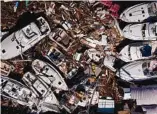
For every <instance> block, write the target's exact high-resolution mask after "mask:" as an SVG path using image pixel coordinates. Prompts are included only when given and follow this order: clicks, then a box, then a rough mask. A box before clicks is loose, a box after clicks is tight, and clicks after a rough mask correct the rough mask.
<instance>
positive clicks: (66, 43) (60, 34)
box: [49, 28, 74, 51]
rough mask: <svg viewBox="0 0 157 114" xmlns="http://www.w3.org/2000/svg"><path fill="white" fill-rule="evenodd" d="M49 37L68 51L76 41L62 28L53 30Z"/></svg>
mask: <svg viewBox="0 0 157 114" xmlns="http://www.w3.org/2000/svg"><path fill="white" fill-rule="evenodd" d="M49 38H50V40H52V41H53V42H55V43H56V44H57V45H58V46H60V47H61V48H62V49H63V50H65V51H68V50H69V49H70V47H71V46H72V44H73V43H74V40H73V39H72V38H71V37H70V36H69V35H68V34H67V33H66V31H65V30H63V29H61V28H57V29H55V30H54V31H52V32H51V33H50V35H49Z"/></svg>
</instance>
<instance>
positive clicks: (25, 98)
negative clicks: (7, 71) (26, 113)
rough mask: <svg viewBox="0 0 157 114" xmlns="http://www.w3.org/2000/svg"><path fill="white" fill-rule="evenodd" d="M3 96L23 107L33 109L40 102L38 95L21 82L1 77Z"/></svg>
mask: <svg viewBox="0 0 157 114" xmlns="http://www.w3.org/2000/svg"><path fill="white" fill-rule="evenodd" d="M0 87H1V95H2V96H4V97H6V98H8V99H11V100H13V101H15V102H17V103H19V104H21V105H25V106H29V107H33V105H34V106H36V105H37V104H38V102H39V100H38V98H37V97H36V95H35V94H34V93H33V92H32V91H31V90H30V89H29V88H28V87H26V86H25V85H23V84H22V83H21V82H18V81H16V80H14V79H11V78H9V77H6V76H1V86H0Z"/></svg>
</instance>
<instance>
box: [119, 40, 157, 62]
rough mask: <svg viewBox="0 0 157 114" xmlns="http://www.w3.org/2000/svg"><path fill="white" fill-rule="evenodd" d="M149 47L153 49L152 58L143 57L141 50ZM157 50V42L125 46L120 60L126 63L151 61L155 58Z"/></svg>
mask: <svg viewBox="0 0 157 114" xmlns="http://www.w3.org/2000/svg"><path fill="white" fill-rule="evenodd" d="M147 44H148V45H149V46H150V47H151V48H152V49H151V52H150V53H151V55H150V56H144V55H142V52H141V49H143V48H144V46H145V45H147ZM156 48H157V42H156V41H152V42H142V43H141V42H140V43H132V44H129V45H127V46H125V47H124V48H123V49H122V50H121V51H120V53H119V55H120V56H119V58H120V59H121V60H123V61H125V62H130V61H135V60H140V59H149V58H152V57H154V55H153V53H154V51H155V50H156Z"/></svg>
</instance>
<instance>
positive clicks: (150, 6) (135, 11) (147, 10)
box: [120, 2, 157, 22]
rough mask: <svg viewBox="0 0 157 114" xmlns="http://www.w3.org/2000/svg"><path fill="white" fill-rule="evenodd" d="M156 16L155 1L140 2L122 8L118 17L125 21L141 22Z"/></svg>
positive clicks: (156, 7)
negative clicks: (124, 8)
mask: <svg viewBox="0 0 157 114" xmlns="http://www.w3.org/2000/svg"><path fill="white" fill-rule="evenodd" d="M156 16H157V2H151V3H141V4H137V5H134V6H132V7H129V8H127V9H126V10H124V11H123V12H122V13H121V15H120V19H121V20H123V21H125V22H143V21H144V20H146V19H148V18H151V17H156Z"/></svg>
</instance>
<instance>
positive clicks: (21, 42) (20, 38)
mask: <svg viewBox="0 0 157 114" xmlns="http://www.w3.org/2000/svg"><path fill="white" fill-rule="evenodd" d="M50 31H51V29H50V26H49V24H48V22H47V21H46V20H45V19H44V18H43V17H39V18H37V19H36V21H35V22H31V23H30V24H29V25H27V26H25V27H24V28H22V29H20V30H18V31H15V32H13V33H12V34H10V35H7V36H5V35H4V37H2V38H1V48H0V50H1V52H0V54H1V59H2V60H7V59H12V58H14V57H16V56H18V55H22V53H24V52H25V51H27V50H28V49H30V48H31V47H33V46H34V45H35V44H37V43H38V42H39V41H40V40H42V39H43V38H44V37H45V36H47V35H48V34H49V33H50Z"/></svg>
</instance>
